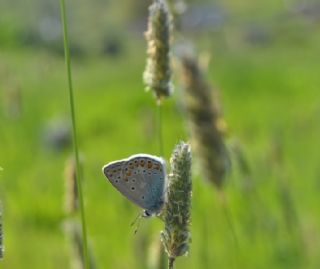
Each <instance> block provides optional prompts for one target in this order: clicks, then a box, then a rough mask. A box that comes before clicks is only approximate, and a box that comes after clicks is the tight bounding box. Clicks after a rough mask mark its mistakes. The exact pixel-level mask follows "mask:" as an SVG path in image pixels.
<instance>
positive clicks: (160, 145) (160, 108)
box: [157, 100, 163, 156]
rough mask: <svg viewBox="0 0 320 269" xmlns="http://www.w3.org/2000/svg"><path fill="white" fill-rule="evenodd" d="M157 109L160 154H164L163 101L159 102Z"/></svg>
mask: <svg viewBox="0 0 320 269" xmlns="http://www.w3.org/2000/svg"><path fill="white" fill-rule="evenodd" d="M157 110H158V119H157V121H158V139H159V141H158V143H159V155H160V156H163V136H162V104H161V101H160V100H158V102H157Z"/></svg>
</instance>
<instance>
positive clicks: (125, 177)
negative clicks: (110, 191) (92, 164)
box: [103, 154, 165, 212]
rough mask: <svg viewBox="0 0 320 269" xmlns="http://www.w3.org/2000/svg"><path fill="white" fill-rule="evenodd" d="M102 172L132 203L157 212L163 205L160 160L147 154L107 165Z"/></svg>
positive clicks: (162, 174) (163, 178)
mask: <svg viewBox="0 0 320 269" xmlns="http://www.w3.org/2000/svg"><path fill="white" fill-rule="evenodd" d="M103 172H104V174H105V175H106V177H107V178H108V179H109V181H110V182H111V184H112V185H113V186H114V187H115V188H116V189H117V190H118V191H120V192H121V193H122V194H123V195H124V196H125V197H127V198H128V199H129V200H131V201H132V202H133V203H135V204H137V205H138V206H140V207H142V208H143V209H147V210H148V211H149V212H158V211H159V210H160V209H161V207H162V204H163V200H164V197H163V195H164V194H163V192H164V191H163V190H164V184H165V164H164V161H163V160H162V159H161V158H158V157H156V156H152V155H147V154H138V155H133V156H131V157H130V158H128V159H125V160H120V161H116V162H112V163H109V164H107V165H105V166H104V167H103Z"/></svg>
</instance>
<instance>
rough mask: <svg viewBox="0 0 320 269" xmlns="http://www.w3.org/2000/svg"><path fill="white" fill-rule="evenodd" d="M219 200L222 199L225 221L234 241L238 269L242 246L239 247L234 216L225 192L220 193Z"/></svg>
mask: <svg viewBox="0 0 320 269" xmlns="http://www.w3.org/2000/svg"><path fill="white" fill-rule="evenodd" d="M219 196H220V197H219V198H220V203H221V206H222V210H223V214H224V215H225V219H226V221H227V225H228V227H229V230H230V232H231V236H232V240H233V244H234V247H235V250H236V254H235V261H236V263H237V267H238V265H239V255H240V246H239V241H238V237H237V234H236V231H235V227H234V223H233V220H232V216H231V212H230V209H229V207H228V203H227V199H226V196H225V193H224V192H223V191H219Z"/></svg>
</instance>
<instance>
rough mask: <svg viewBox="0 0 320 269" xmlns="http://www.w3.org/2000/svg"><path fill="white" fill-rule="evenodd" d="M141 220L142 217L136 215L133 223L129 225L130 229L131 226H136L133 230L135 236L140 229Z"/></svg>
mask: <svg viewBox="0 0 320 269" xmlns="http://www.w3.org/2000/svg"><path fill="white" fill-rule="evenodd" d="M141 219H142V215H141V213H139V214H138V216H137V217H136V218H135V219H134V221H133V222H132V223H131V225H130V226H131V227H132V226H134V225H135V226H136V227H135V229H134V234H136V233H137V232H138V229H139V227H140V223H141Z"/></svg>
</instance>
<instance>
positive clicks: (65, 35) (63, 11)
mask: <svg viewBox="0 0 320 269" xmlns="http://www.w3.org/2000/svg"><path fill="white" fill-rule="evenodd" d="M60 11H61V19H62V26H63V41H64V53H65V61H66V66H67V75H68V88H69V101H70V112H71V120H72V134H73V145H74V154H75V161H76V179H77V187H78V195H79V208H80V215H81V224H82V238H83V259H84V264H85V269H89V259H88V246H87V233H86V222H85V212H84V205H83V196H82V186H81V180H80V174H81V173H80V163H79V152H78V141H77V128H76V117H75V106H74V97H73V86H72V77H71V62H70V49H69V41H68V29H67V17H66V9H65V1H64V0H60Z"/></svg>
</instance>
